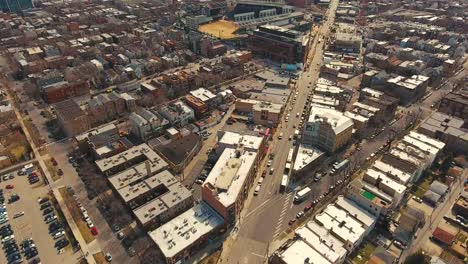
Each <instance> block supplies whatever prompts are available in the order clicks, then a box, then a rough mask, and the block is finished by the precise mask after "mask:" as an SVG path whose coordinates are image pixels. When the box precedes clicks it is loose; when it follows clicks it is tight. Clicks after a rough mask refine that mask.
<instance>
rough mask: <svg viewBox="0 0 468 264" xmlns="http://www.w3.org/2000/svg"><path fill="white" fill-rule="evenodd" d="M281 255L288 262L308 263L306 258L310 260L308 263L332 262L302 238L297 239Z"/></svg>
mask: <svg viewBox="0 0 468 264" xmlns="http://www.w3.org/2000/svg"><path fill="white" fill-rule="evenodd" d="M279 257H280V258H281V259H282V260H283V262H284V263H287V264H296V263H306V260H309V262H308V263H311V264H312V263H314V264H329V263H332V262H330V261H328V260H327V259H326V258H324V257H322V255H320V253H319V252H317V251H316V250H315V249H313V248H311V247H310V246H309V245H308V244H307V243H306V242H304V241H302V240H297V241H295V242H294V243H293V244H292V245H291V246H289V247H288V248H287V249H286V250H285V251H284V252H282V253H281V255H279Z"/></svg>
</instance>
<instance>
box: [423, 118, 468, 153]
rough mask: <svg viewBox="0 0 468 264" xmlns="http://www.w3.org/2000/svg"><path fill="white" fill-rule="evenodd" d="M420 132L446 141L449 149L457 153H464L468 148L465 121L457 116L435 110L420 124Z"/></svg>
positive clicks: (467, 132)
mask: <svg viewBox="0 0 468 264" xmlns="http://www.w3.org/2000/svg"><path fill="white" fill-rule="evenodd" d="M418 132H419V133H422V134H424V135H427V136H429V137H432V138H435V139H438V140H440V141H442V142H444V143H445V144H446V145H447V149H449V150H450V151H453V152H456V153H464V152H466V149H467V148H468V130H467V129H466V125H465V121H463V119H459V118H457V117H453V116H449V115H446V114H443V113H441V112H435V113H433V114H432V115H431V116H430V117H429V118H428V119H427V120H425V121H424V123H422V124H421V126H419V128H418Z"/></svg>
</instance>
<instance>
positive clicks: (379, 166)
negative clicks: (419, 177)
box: [372, 160, 411, 185]
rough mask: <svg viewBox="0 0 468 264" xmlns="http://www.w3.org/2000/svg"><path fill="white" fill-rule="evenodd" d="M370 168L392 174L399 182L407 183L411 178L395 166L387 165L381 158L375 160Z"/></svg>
mask: <svg viewBox="0 0 468 264" xmlns="http://www.w3.org/2000/svg"><path fill="white" fill-rule="evenodd" d="M372 168H374V169H376V170H379V171H381V172H383V173H385V174H387V175H392V176H394V177H395V178H397V179H399V180H400V182H401V183H403V184H405V185H406V184H407V183H408V182H409V180H410V178H411V175H410V174H408V173H406V172H404V171H402V170H400V169H398V168H396V167H393V166H392V165H389V164H387V163H385V162H383V161H381V160H376V161H375V162H374V164H373V166H372Z"/></svg>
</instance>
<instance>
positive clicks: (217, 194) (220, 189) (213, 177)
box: [202, 132, 265, 225]
mask: <svg viewBox="0 0 468 264" xmlns="http://www.w3.org/2000/svg"><path fill="white" fill-rule="evenodd" d="M221 133H222V132H221ZM221 133H220V134H219V135H218V136H219V138H220V144H219V145H220V146H219V148H220V149H219V150H217V153H220V156H219V158H218V161H217V162H216V164H215V165H214V166H213V169H212V170H211V172H210V174H209V175H208V177H207V178H206V180H205V182H204V183H203V186H202V198H203V200H204V201H205V202H207V203H208V204H209V205H210V206H212V207H213V208H214V209H215V210H216V211H217V212H218V213H219V214H220V215H221V216H222V217H223V218H224V220H225V221H226V223H227V224H228V225H233V224H234V223H235V222H236V221H237V218H238V217H239V214H240V212H241V210H242V208H243V205H244V201H245V199H246V196H247V194H248V191H249V189H250V187H251V186H252V184H253V181H254V179H255V174H256V172H257V168H258V165H259V163H260V160H261V157H262V156H263V151H264V148H265V146H264V145H265V142H264V140H263V138H261V137H256V136H241V135H238V134H237V136H236V133H229V132H226V133H224V134H222V135H221ZM244 142H246V143H247V144H248V145H244V144H243V143H244Z"/></svg>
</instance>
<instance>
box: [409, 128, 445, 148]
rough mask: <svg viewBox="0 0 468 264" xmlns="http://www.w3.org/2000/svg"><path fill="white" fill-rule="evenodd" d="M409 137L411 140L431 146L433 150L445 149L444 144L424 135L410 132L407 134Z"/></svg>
mask: <svg viewBox="0 0 468 264" xmlns="http://www.w3.org/2000/svg"><path fill="white" fill-rule="evenodd" d="M409 136H410V137H412V138H415V139H417V140H419V141H421V142H424V143H425V144H428V145H431V146H433V147H435V148H438V149H443V148H444V147H445V143H444V142H442V141H439V140H437V139H433V138H430V137H428V136H426V135H424V134H421V133H418V132H414V131H410V133H409Z"/></svg>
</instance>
